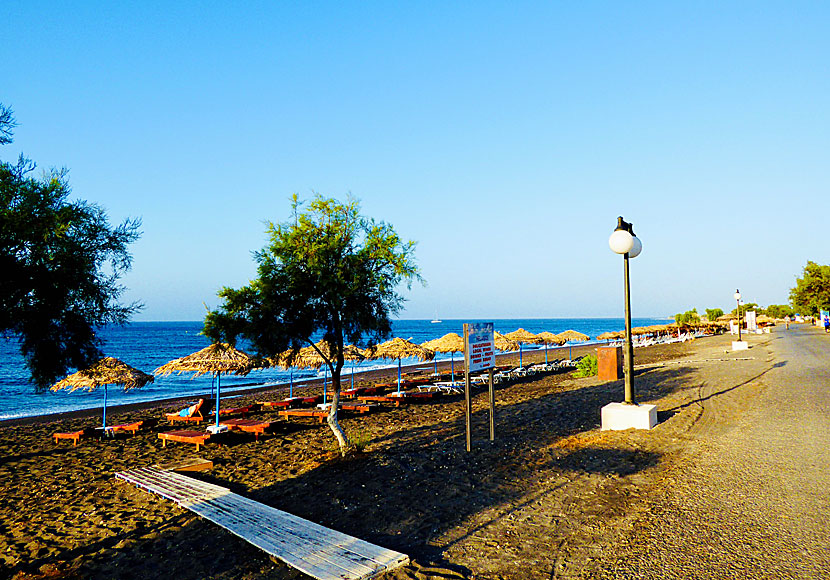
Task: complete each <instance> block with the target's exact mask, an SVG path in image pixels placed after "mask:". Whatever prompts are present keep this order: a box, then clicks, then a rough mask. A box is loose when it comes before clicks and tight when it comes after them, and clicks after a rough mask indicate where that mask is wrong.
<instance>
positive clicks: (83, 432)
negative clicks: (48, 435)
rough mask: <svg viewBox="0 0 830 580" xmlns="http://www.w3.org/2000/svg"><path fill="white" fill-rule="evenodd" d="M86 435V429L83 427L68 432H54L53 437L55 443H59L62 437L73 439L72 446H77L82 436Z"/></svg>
mask: <svg viewBox="0 0 830 580" xmlns="http://www.w3.org/2000/svg"><path fill="white" fill-rule="evenodd" d="M86 435H87V430H86V429H81V430H80V431H68V432H66V433H52V437H54V438H55V445H57V443H58V441H60V440H61V439H69V440H71V441H72V447H75V446H76V445H77V444H78V441H80V439H81V437H85V436H86Z"/></svg>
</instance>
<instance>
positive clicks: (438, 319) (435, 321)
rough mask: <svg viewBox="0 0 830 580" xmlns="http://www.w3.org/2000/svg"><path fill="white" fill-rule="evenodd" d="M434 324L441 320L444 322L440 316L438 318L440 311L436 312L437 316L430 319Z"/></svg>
mask: <svg viewBox="0 0 830 580" xmlns="http://www.w3.org/2000/svg"><path fill="white" fill-rule="evenodd" d="M430 322H431V323H432V324H438V323H439V322H443V320H441V319H440V318H438V312H436V313H435V316H434V317H433V318H432V320H430Z"/></svg>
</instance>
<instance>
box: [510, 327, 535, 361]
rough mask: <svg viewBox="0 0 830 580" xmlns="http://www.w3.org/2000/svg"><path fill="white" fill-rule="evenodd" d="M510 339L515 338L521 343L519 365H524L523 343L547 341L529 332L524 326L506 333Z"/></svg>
mask: <svg viewBox="0 0 830 580" xmlns="http://www.w3.org/2000/svg"><path fill="white" fill-rule="evenodd" d="M504 336H506V337H507V338H509V339H510V340H515V341H516V342H518V343H519V366H522V345H523V344H542V343H544V342H545V341H544V340H543V339H541V338H539V337H538V336H536V335H535V334H533V333H532V332H528V331H527V330H525V329H524V328H520V329H518V330H514V331H513V332H508V333H507V334H505V335H504Z"/></svg>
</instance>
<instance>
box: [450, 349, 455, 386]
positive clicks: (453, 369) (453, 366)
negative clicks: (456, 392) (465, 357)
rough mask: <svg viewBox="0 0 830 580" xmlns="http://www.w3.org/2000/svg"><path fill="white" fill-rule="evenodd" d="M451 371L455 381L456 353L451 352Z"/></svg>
mask: <svg viewBox="0 0 830 580" xmlns="http://www.w3.org/2000/svg"><path fill="white" fill-rule="evenodd" d="M450 372H451V373H452V382H455V353H454V352H451V353H450Z"/></svg>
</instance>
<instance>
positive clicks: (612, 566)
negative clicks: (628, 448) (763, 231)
mask: <svg viewBox="0 0 830 580" xmlns="http://www.w3.org/2000/svg"><path fill="white" fill-rule="evenodd" d="M761 351H763V352H761ZM749 352H750V353H751V354H752V355H753V356H755V357H760V356H765V357H767V358H766V361H767V362H768V364H767V365H766V368H765V370H764V372H762V373H760V374H759V375H758V376H756V377H753V379H752V380H751V381H749V382H747V383H746V384H741V385H740V387H739V388H735V389H731V390H730V392H728V393H724V394H723V396H715V397H710V398H708V399H707V400H706V401H705V403H704V404H705V408H704V412H703V417H709V422H710V423H709V428H707V426H706V424H705V422H704V425H703V429H702V433H698V434H697V437H698V438H697V441H696V442H695V444H694V445H693V446H692V452H691V453H689V454H687V456H686V457H685V458H684V459H683V461H681V462H680V465H679V467H678V468H677V469H675V470H674V472H673V473H672V474H671V476H670V477H669V478H667V480H666V482H665V483H666V485H665V487H664V488H663V489H664V492H663V494H662V495H661V496H658V497H655V498H654V499H653V500H652V501H651V503H650V505H649V509H648V511H647V513H646V514H645V515H644V516H643V517H642V518H641V519H640V522H639V523H638V525H637V526H636V527H635V530H634V531H633V533H631V534H630V536H629V537H628V538H627V539H626V540H625V541H624V542H622V543H621V545H616V546H613V547H612V550H611V551H610V553H611V556H609V557H608V559H605V558H604V559H603V560H604V561H601V562H598V563H597V564H598V566H597V568H595V569H594V570H593V571H592V573H591V574H590V576H592V577H605V578H719V579H723V578H736V579H737V578H742V579H743V578H830V335H825V334H824V333H823V332H822V331H820V330H818V329H815V328H810V327H806V326H801V325H793V326H791V327H790V330H788V331H787V330H785V329H784V328H783V327H776V329H775V331H774V333H773V335H772V337H771V340H769V341H768V343H767V345H765V346H764V347H763V348H762V347H758V348H757V349H751V350H750V351H749ZM713 417H714V418H716V419H715V420H714V422H713V421H712V418H713ZM715 423H717V428H714V426H715ZM606 554H608V553H606Z"/></svg>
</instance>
